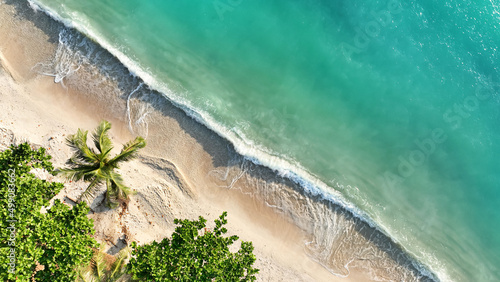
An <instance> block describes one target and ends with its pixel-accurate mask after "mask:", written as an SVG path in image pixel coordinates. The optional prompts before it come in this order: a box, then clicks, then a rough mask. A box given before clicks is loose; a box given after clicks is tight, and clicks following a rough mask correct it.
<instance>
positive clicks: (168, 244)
mask: <svg viewBox="0 0 500 282" xmlns="http://www.w3.org/2000/svg"><path fill="white" fill-rule="evenodd" d="M226 216H227V213H226V212H224V213H223V214H222V215H221V216H220V217H219V219H216V220H215V228H214V230H213V231H207V230H206V228H205V226H206V225H205V223H206V220H205V219H204V218H203V217H201V216H200V217H199V219H198V220H197V221H190V220H179V219H176V220H175V221H174V222H175V224H179V225H180V226H178V227H177V228H176V229H175V232H174V233H173V234H172V238H171V239H169V238H165V239H163V240H162V241H161V242H160V243H157V242H156V241H154V242H153V243H151V244H147V245H144V246H137V244H136V243H135V242H133V243H132V256H133V257H132V258H131V260H130V262H129V264H128V272H129V273H130V274H132V277H133V278H134V279H138V280H146V281H255V274H256V273H258V272H259V270H258V269H255V268H253V267H252V264H253V263H254V262H255V256H254V255H253V253H252V252H253V246H252V243H251V242H241V248H240V249H239V250H238V252H236V253H231V252H230V251H229V246H230V245H231V244H233V243H234V242H235V241H236V240H238V236H230V237H223V236H222V235H223V234H225V233H226V232H227V229H226V228H225V227H224V225H225V224H226V223H227V220H226Z"/></svg>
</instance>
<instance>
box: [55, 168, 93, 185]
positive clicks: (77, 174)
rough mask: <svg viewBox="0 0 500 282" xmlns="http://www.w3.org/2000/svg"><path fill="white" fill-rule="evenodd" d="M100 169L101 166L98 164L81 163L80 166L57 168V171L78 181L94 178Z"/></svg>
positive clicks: (69, 178) (67, 177)
mask: <svg viewBox="0 0 500 282" xmlns="http://www.w3.org/2000/svg"><path fill="white" fill-rule="evenodd" d="M98 169H99V166H96V165H93V166H91V165H81V166H80V167H74V168H64V169H59V170H56V173H57V174H61V175H62V176H64V177H65V178H66V179H68V180H73V181H78V180H82V179H83V180H85V181H89V180H91V179H92V178H94V176H95V173H96V171H97V170H98Z"/></svg>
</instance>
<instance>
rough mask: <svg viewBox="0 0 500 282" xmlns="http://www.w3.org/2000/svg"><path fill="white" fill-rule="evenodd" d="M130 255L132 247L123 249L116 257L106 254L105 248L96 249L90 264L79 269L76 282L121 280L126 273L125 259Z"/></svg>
mask: <svg viewBox="0 0 500 282" xmlns="http://www.w3.org/2000/svg"><path fill="white" fill-rule="evenodd" d="M129 256H130V247H127V248H124V249H122V250H121V251H120V252H119V253H118V255H117V256H116V257H114V256H112V255H108V254H106V253H105V252H104V249H103V248H101V249H100V250H96V251H95V252H94V256H93V257H92V260H91V263H90V265H88V266H86V265H84V266H82V267H81V268H80V269H79V271H78V278H77V279H76V282H114V281H119V280H120V279H121V278H122V277H123V276H124V275H125V271H126V265H125V261H126V259H127V258H128V257H129Z"/></svg>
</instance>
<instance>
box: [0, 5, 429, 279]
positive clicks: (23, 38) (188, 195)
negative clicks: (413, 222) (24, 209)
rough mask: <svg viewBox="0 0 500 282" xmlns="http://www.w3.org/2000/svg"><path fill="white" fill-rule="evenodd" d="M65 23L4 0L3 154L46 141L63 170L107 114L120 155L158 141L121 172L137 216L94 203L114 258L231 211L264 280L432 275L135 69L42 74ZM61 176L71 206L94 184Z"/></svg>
mask: <svg viewBox="0 0 500 282" xmlns="http://www.w3.org/2000/svg"><path fill="white" fill-rule="evenodd" d="M21 2H22V3H21ZM63 28H64V26H63V25H62V24H61V23H58V22H56V21H54V20H52V19H51V18H50V17H48V16H47V15H45V14H44V13H42V12H40V11H38V12H35V11H33V10H32V9H31V8H29V6H28V5H27V4H26V3H25V2H24V1H4V3H3V4H0V61H1V68H0V109H1V111H0V129H1V130H2V136H0V141H1V145H2V149H5V146H6V145H8V144H9V143H12V142H15V143H19V142H21V141H24V140H27V141H29V142H31V143H32V144H37V145H40V146H44V147H45V148H47V149H48V152H49V153H50V154H51V155H52V157H53V162H54V165H55V166H56V167H60V166H63V165H64V163H65V162H66V160H67V159H68V157H69V156H70V151H69V147H68V146H67V145H66V144H65V138H66V137H67V136H68V135H70V134H73V133H75V132H76V131H77V129H78V128H82V129H85V130H93V129H94V128H95V127H96V125H97V124H98V123H99V121H101V120H103V119H105V120H108V121H110V122H111V123H112V125H113V128H112V130H111V136H112V137H113V141H114V142H115V150H119V149H120V147H121V145H119V144H123V143H125V142H126V141H128V140H129V139H131V138H133V137H134V136H136V135H138V134H140V135H142V136H145V137H147V141H148V145H147V147H146V148H145V149H144V150H142V151H141V155H140V157H139V158H138V159H137V160H134V161H131V162H129V163H127V164H125V165H123V167H122V168H121V173H122V175H123V176H124V179H125V182H126V183H127V184H128V185H129V186H130V187H132V188H133V189H134V191H136V192H137V194H136V195H133V196H132V197H131V201H130V203H129V205H128V207H127V209H126V210H122V208H121V207H119V208H117V209H115V210H109V209H107V208H105V207H104V205H99V204H100V203H101V201H102V195H101V196H99V197H97V198H96V199H95V200H94V201H93V202H92V203H91V209H92V211H91V213H90V214H89V217H90V218H92V219H94V224H95V229H96V231H97V232H96V239H97V240H98V241H99V242H101V243H104V244H106V246H107V249H108V253H110V254H116V253H117V252H118V251H119V250H120V249H121V248H123V247H124V246H126V245H127V244H129V243H130V242H132V241H136V242H138V243H140V244H142V243H148V242H151V241H152V240H158V241H159V240H161V239H162V238H164V237H166V236H169V235H170V234H171V233H172V231H173V230H174V228H175V225H174V224H173V220H174V218H189V219H195V218H197V217H198V216H199V215H201V216H203V217H205V218H206V219H207V220H208V222H209V223H213V220H214V219H215V218H216V217H218V216H219V215H220V214H221V213H222V212H223V211H227V212H228V221H229V224H228V229H229V233H230V234H231V235H232V234H236V235H238V236H239V237H240V239H241V240H244V241H252V242H253V244H254V246H255V251H254V253H255V255H256V257H257V261H256V263H255V267H257V268H259V269H260V273H259V274H258V276H257V278H258V281H394V280H398V281H400V280H404V281H424V280H426V279H427V278H426V277H422V276H421V275H420V274H419V271H418V270H417V269H416V268H415V266H414V265H413V264H412V262H411V260H410V258H409V257H408V256H407V255H406V254H404V252H403V251H402V250H401V249H400V248H399V247H398V245H397V244H395V243H393V242H391V241H390V240H389V239H387V237H386V236H384V235H383V234H382V233H381V232H379V231H377V230H375V229H373V228H371V227H369V226H368V224H366V223H364V222H361V221H360V220H359V219H357V218H354V217H353V216H352V215H351V214H349V213H348V212H346V211H345V210H343V209H342V208H340V207H338V206H335V205H334V204H332V203H329V202H327V201H324V200H322V199H316V198H314V197H312V196H311V195H307V193H304V192H303V191H301V188H300V187H299V186H298V185H297V184H295V183H293V182H291V181H290V180H287V179H285V178H280V177H278V176H276V174H275V173H274V172H273V171H272V170H270V169H267V168H265V167H261V166H258V165H255V164H253V163H250V162H249V161H247V160H245V159H244V158H243V157H241V156H239V155H238V154H237V153H236V152H235V151H234V149H233V147H232V145H231V144H230V143H228V142H227V141H226V140H224V139H222V138H221V137H219V136H218V135H217V134H215V133H214V132H212V131H211V130H209V129H207V128H206V127H205V126H203V125H201V124H200V123H198V122H196V121H195V120H194V119H192V118H191V117H189V116H188V115H186V113H185V112H184V111H182V110H181V109H179V108H177V107H175V106H174V105H173V104H172V103H171V102H169V101H168V100H167V99H166V98H164V97H162V96H161V95H159V94H158V93H154V91H152V90H149V89H147V87H146V86H141V87H140V88H139V90H138V91H137V92H136V93H132V91H133V90H134V89H138V88H137V85H139V84H137V83H136V84H134V83H130V85H123V84H122V83H121V82H120V80H117V79H115V78H116V77H117V76H120V75H121V74H122V73H123V72H126V69H124V67H122V68H123V69H120V68H118V69H117V70H114V71H116V72H112V73H105V72H104V71H103V70H102V68H99V66H96V65H94V64H92V62H91V61H83V62H84V63H81V65H80V66H78V67H73V68H71V66H70V68H69V69H70V70H73V71H70V72H68V74H67V76H65V77H64V78H63V79H62V82H63V83H56V80H57V77H53V76H50V75H49V74H48V73H46V72H44V71H42V67H43V70H45V69H47V68H48V67H49V66H50V64H52V65H51V66H52V67H54V66H56V65H57V62H55V63H54V58H55V57H56V54H57V52H58V48H59V47H60V42H59V41H60V40H59V34H60V32H61V30H62V29H63ZM69 32H75V31H69ZM49 62H52V63H49ZM55 69H57V68H55ZM54 74H56V73H55V72H54ZM55 78H56V79H55ZM133 82H135V81H133ZM131 93H132V94H134V95H131ZM54 180H57V181H61V182H64V183H65V189H64V190H63V191H62V192H61V193H60V195H58V196H57V198H60V199H63V200H65V201H66V202H67V203H68V204H72V200H74V199H77V198H78V196H79V195H80V194H81V192H82V191H83V189H84V188H85V187H86V184H85V183H69V182H68V181H65V180H63V179H59V178H54ZM318 215H321V216H318ZM333 272H335V273H336V274H338V275H334V274H333ZM342 276H346V277H342Z"/></svg>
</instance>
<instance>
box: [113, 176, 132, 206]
mask: <svg viewBox="0 0 500 282" xmlns="http://www.w3.org/2000/svg"><path fill="white" fill-rule="evenodd" d="M110 178H111V182H112V185H113V189H116V190H118V193H117V194H118V198H119V199H121V200H125V199H126V198H127V197H128V195H130V193H131V191H130V188H129V187H127V186H126V185H125V184H124V183H123V178H122V176H121V175H120V174H119V173H117V172H114V171H111V173H110Z"/></svg>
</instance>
